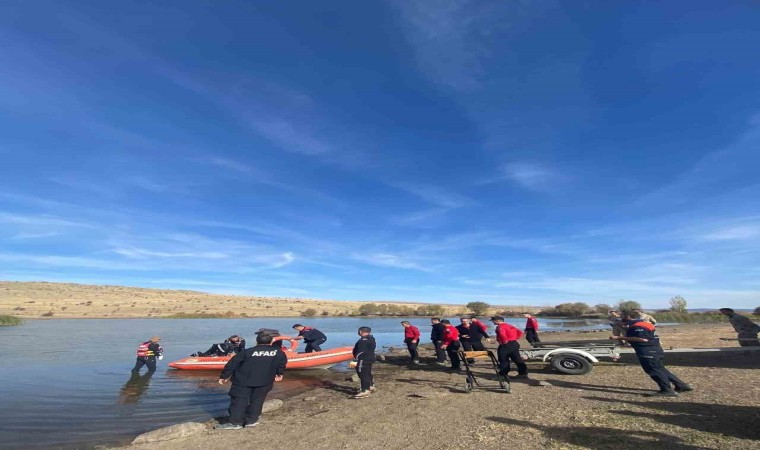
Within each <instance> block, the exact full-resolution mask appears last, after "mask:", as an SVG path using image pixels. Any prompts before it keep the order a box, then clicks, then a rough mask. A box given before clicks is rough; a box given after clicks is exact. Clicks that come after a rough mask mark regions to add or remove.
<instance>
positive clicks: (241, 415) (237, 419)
mask: <svg viewBox="0 0 760 450" xmlns="http://www.w3.org/2000/svg"><path fill="white" fill-rule="evenodd" d="M272 339H273V337H272V336H271V335H268V334H262V335H259V336H257V337H256V346H255V347H253V348H249V349H246V350H244V351H242V352H240V353H238V354H236V355H235V356H234V357H233V358H232V359H230V360H229V361H228V362H227V365H225V366H224V369H223V370H222V374H221V375H219V384H220V385H224V384H225V383H227V382H229V381H230V380H232V386H231V387H230V392H229V395H230V421H229V422H228V423H223V424H218V425H216V426H215V427H214V428H217V429H220V430H239V429H240V428H243V426H246V427H253V426H256V425H258V424H259V417H260V416H261V410H262V408H263V407H264V400H266V398H267V394H268V393H269V391H271V390H272V387H273V386H274V382H275V381H282V377H283V375H284V374H285V365H286V364H287V363H288V357H287V356H285V352H283V351H282V350H280V349H279V348H275V347H272V346H271V345H270V344H271V343H272Z"/></svg>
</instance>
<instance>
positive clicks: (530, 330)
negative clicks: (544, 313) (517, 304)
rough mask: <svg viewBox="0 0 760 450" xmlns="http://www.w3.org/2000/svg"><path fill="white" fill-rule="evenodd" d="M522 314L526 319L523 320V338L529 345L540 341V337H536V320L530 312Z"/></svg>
mask: <svg viewBox="0 0 760 450" xmlns="http://www.w3.org/2000/svg"><path fill="white" fill-rule="evenodd" d="M523 316H524V317H525V319H527V321H526V322H525V339H526V340H527V341H528V342H529V343H530V345H533V344H535V343H536V342H541V339H539V338H538V320H536V318H535V317H533V316H531V315H530V314H523Z"/></svg>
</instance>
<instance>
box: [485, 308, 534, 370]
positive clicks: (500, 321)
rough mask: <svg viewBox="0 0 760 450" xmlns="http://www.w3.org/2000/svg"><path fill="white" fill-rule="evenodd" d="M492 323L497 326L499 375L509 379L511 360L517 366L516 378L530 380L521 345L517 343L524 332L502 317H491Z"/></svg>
mask: <svg viewBox="0 0 760 450" xmlns="http://www.w3.org/2000/svg"><path fill="white" fill-rule="evenodd" d="M491 322H493V324H494V325H496V341H497V342H498V343H499V348H498V350H497V354H498V359H499V375H501V376H503V377H505V378H506V377H507V376H508V374H509V360H510V359H511V360H512V361H514V363H515V365H517V376H516V377H515V378H528V366H526V365H525V362H524V361H523V359H522V356H521V355H520V343H519V342H517V340H518V339H520V336H522V334H523V333H522V331H520V330H518V329H517V328H515V327H513V326H512V325H510V324H508V323H506V322H504V318H503V317H501V316H493V317H491Z"/></svg>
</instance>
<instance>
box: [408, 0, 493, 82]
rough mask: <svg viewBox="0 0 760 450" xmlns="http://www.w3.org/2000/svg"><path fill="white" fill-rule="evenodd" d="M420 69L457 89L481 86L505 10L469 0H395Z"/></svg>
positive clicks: (436, 79) (434, 78) (435, 79)
mask: <svg viewBox="0 0 760 450" xmlns="http://www.w3.org/2000/svg"><path fill="white" fill-rule="evenodd" d="M394 4H395V5H396V7H397V8H398V9H399V11H400V12H401V16H402V17H403V19H404V25H405V27H404V29H405V33H406V36H407V39H408V41H409V42H410V44H411V46H412V48H413V50H414V52H415V55H416V59H417V64H418V66H419V69H420V70H421V71H422V72H423V73H425V74H426V75H427V76H428V77H430V78H431V79H433V80H434V81H436V82H437V83H440V84H441V85H444V86H446V87H449V88H453V89H455V90H457V91H471V90H474V89H477V88H479V87H480V86H481V76H482V75H483V74H484V72H485V71H486V69H485V67H484V59H487V58H490V57H492V50H491V45H492V43H493V41H492V40H491V39H489V35H493V34H494V33H495V32H496V31H497V30H498V29H499V28H500V27H501V26H504V25H505V18H504V16H503V14H504V10H503V9H500V8H496V7H494V4H491V5H490V6H489V5H488V4H483V3H476V2H473V1H470V0H419V1H403V0H402V1H395V2H394Z"/></svg>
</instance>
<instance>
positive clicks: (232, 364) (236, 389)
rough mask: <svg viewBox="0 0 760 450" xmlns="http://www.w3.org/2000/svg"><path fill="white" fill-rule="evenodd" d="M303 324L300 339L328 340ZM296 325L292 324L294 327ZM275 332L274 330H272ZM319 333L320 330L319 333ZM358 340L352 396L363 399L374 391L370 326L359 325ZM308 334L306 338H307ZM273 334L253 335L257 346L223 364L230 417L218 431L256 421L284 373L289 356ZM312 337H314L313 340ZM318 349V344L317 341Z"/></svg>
mask: <svg viewBox="0 0 760 450" xmlns="http://www.w3.org/2000/svg"><path fill="white" fill-rule="evenodd" d="M298 326H299V327H303V329H301V330H299V332H303V331H304V330H306V332H305V333H303V334H302V335H299V336H298V337H300V338H301V339H304V340H307V339H308V340H307V346H308V345H309V343H311V344H312V345H311V346H312V349H313V348H314V345H315V344H314V343H313V342H314V341H315V340H316V341H320V340H321V341H322V343H324V341H326V340H327V338H326V337H324V334H322V337H317V336H318V335H317V334H316V333H309V330H308V329H307V328H308V327H304V326H303V325H300V324H299V325H298ZM294 328H295V327H294ZM311 330H314V328H311ZM273 331H274V330H273ZM320 334H321V332H320ZM358 334H359V340H357V341H356V344H355V345H354V348H353V357H354V358H353V361H352V362H351V363H350V366H351V367H352V368H354V369H355V370H356V373H357V374H358V375H359V381H360V389H359V392H358V393H357V394H356V395H354V396H353V398H357V399H359V398H366V397H368V396H369V395H370V393H371V392H372V391H374V390H375V383H374V379H373V377H372V365H373V364H374V363H375V361H377V356H376V354H375V349H376V343H375V338H374V337H373V336H372V329H370V328H369V327H361V328H359V330H358ZM307 336H308V337H307ZM275 337H276V333H270V332H262V330H259V332H257V335H256V346H255V347H252V348H249V349H245V350H243V351H241V352H240V353H237V354H236V355H235V356H233V357H232V358H231V359H230V360H229V361H228V362H227V364H226V365H225V366H224V369H223V370H222V373H221V374H220V375H219V384H220V385H224V384H226V383H229V382H232V386H231V387H230V391H229V396H230V408H229V413H230V420H229V422H227V423H222V424H218V425H216V427H215V428H216V429H220V430H239V429H241V428H244V427H254V426H256V425H258V424H259V417H260V416H261V411H262V409H263V407H264V401H265V400H266V397H267V394H268V393H269V391H271V390H272V388H273V387H274V383H276V382H278V381H282V379H283V376H284V374H285V366H286V365H287V362H288V358H287V356H286V355H285V352H284V351H283V350H282V348H280V347H279V346H277V345H273V344H274V343H275V340H274V338H275ZM313 339H314V340H313ZM316 346H317V350H316V351H319V344H316Z"/></svg>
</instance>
